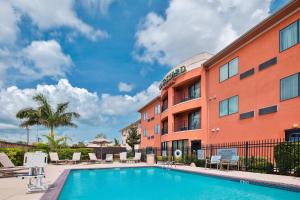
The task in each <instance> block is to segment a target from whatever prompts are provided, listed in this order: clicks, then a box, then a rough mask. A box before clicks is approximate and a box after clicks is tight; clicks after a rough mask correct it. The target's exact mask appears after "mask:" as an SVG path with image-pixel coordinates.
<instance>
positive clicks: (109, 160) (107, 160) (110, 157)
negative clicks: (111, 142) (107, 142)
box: [105, 154, 114, 162]
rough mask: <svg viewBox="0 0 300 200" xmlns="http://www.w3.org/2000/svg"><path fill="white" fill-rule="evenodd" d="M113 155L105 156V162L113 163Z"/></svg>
mask: <svg viewBox="0 0 300 200" xmlns="http://www.w3.org/2000/svg"><path fill="white" fill-rule="evenodd" d="M113 161H114V160H113V155H112V154H106V156H105V162H113Z"/></svg>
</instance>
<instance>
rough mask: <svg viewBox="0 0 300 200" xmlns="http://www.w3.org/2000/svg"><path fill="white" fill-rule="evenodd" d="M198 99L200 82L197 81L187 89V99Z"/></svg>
mask: <svg viewBox="0 0 300 200" xmlns="http://www.w3.org/2000/svg"><path fill="white" fill-rule="evenodd" d="M199 97H200V81H197V82H196V83H194V84H193V85H191V86H190V87H189V99H195V98H199Z"/></svg>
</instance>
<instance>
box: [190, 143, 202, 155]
mask: <svg viewBox="0 0 300 200" xmlns="http://www.w3.org/2000/svg"><path fill="white" fill-rule="evenodd" d="M191 148H192V153H193V154H194V155H197V150H198V149H201V140H192V141H191Z"/></svg>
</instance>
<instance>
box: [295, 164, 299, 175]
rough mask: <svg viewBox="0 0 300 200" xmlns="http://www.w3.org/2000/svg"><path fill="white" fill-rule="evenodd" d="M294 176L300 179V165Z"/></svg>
mask: <svg viewBox="0 0 300 200" xmlns="http://www.w3.org/2000/svg"><path fill="white" fill-rule="evenodd" d="M294 175H295V176H297V177H300V165H299V166H298V167H296V170H295V174H294Z"/></svg>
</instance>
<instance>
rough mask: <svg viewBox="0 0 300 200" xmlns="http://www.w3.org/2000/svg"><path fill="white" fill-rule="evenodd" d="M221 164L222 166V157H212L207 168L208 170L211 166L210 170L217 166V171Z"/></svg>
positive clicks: (206, 162) (207, 162)
mask: <svg viewBox="0 0 300 200" xmlns="http://www.w3.org/2000/svg"><path fill="white" fill-rule="evenodd" d="M220 164H221V156H211V158H210V160H209V159H206V161H205V168H207V165H209V168H211V166H212V165H216V166H217V169H219V166H220Z"/></svg>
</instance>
